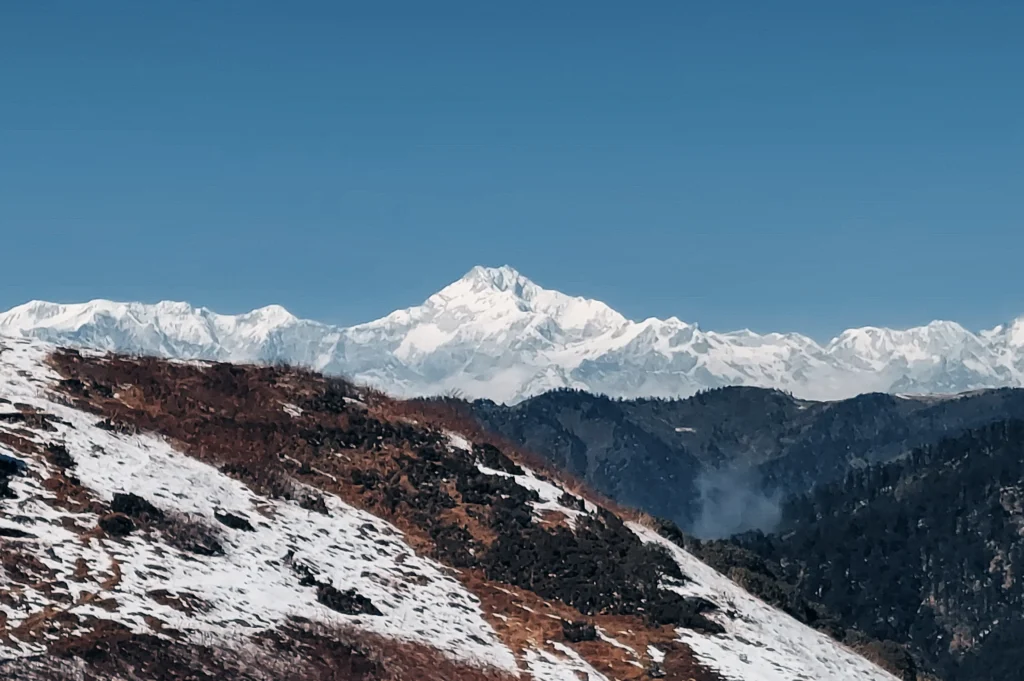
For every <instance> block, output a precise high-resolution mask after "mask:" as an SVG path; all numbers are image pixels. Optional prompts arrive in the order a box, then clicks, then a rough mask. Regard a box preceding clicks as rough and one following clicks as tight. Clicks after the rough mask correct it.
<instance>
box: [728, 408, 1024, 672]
mask: <svg viewBox="0 0 1024 681" xmlns="http://www.w3.org/2000/svg"><path fill="white" fill-rule="evenodd" d="M1022 490H1024V422H1022V421H1004V422H999V423H995V424H992V425H990V426H987V427H984V428H981V429H978V430H973V431H969V432H967V433H965V434H962V435H960V436H958V437H955V438H950V439H946V440H942V441H941V442H939V443H937V444H935V445H932V446H928V447H923V448H920V449H917V450H915V451H913V452H912V453H911V454H910V455H909V456H907V457H905V458H902V459H900V460H898V461H895V462H892V463H889V464H887V465H881V466H875V467H870V468H867V469H864V470H860V471H854V472H851V473H850V474H849V475H847V476H846V478H845V480H843V481H842V482H836V483H832V484H827V485H822V486H820V487H818V488H817V489H816V490H815V491H814V492H813V493H811V494H808V495H805V496H802V497H798V498H796V499H793V500H791V501H790V502H789V503H788V504H787V505H786V506H785V508H784V511H783V521H782V522H783V525H782V528H781V529H780V531H779V532H777V533H775V534H772V535H765V534H762V533H759V532H753V533H747V534H744V535H740V536H737V537H735V538H733V539H732V540H731V543H733V544H734V545H737V546H739V547H742V548H744V549H747V550H749V551H751V552H753V553H754V554H756V555H758V556H760V557H761V558H762V559H764V560H765V561H767V562H768V563H769V564H771V565H772V566H774V568H775V569H777V570H779V571H781V574H782V575H783V578H784V580H785V581H786V582H787V583H788V584H789V585H792V586H793V587H794V589H795V590H796V593H797V594H799V596H801V597H802V598H804V599H807V600H808V601H811V602H815V603H819V604H821V605H823V606H824V608H825V609H826V610H827V611H828V612H829V613H831V614H833V615H835V616H836V617H838V618H839V620H840V621H841V622H842V624H843V625H844V626H847V627H852V628H855V629H857V630H860V631H862V632H864V633H866V634H867V635H869V636H870V637H873V638H875V639H879V640H890V641H895V642H898V643H903V644H907V645H908V647H909V649H910V650H912V651H913V652H914V654H915V656H916V657H917V658H918V660H919V661H920V662H921V664H922V666H923V667H924V668H928V669H931V670H933V671H934V672H935V673H937V674H938V675H939V677H940V678H942V679H945V680H946V681H990V680H991V681H1006V680H1007V679H1020V678H1024V671H1022V670H1024V583H1022V581H1021V570H1022V568H1024V560H1022V559H1024V539H1022V533H1024V492H1022Z"/></svg>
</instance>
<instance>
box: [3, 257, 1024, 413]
mask: <svg viewBox="0 0 1024 681" xmlns="http://www.w3.org/2000/svg"><path fill="white" fill-rule="evenodd" d="M0 335H8V336H25V337H34V338H38V339H42V340H46V341H50V342H54V343H59V344H64V345H75V346H80V347H87V348H94V349H99V350H108V351H117V352H126V353H136V354H146V355H156V356H162V357H171V358H181V359H208V360H222V361H232V362H257V363H289V364H296V365H301V366H305V367H310V368H313V369H316V370H318V371H322V372H324V373H329V374H338V375H345V376H347V377H349V378H351V379H353V380H355V381H357V382H359V383H364V384H367V385H371V386H374V387H378V388H381V389H383V390H385V391H387V392H389V393H391V394H394V395H397V396H404V397H409V396H422V395H437V394H460V395H463V396H466V397H471V398H487V399H492V400H495V401H498V402H505V403H515V402H518V401H521V400H523V399H525V398H527V397H530V396H532V395H536V394H539V393H543V392H545V391H547V390H551V389H556V388H575V389H581V390H586V391H589V392H593V393H601V394H606V395H610V396H614V397H647V396H656V397H683V396H688V395H692V394H694V393H696V392H699V391H701V390H705V389H709V388H717V387H722V386H727V385H744V386H759V387H767V388H776V389H779V390H783V391H786V392H790V393H792V394H793V395H794V396H796V397H799V398H805V399H814V400H835V399H841V398H847V397H851V396H854V395H857V394H861V393H866V392H890V393H908V394H923V393H957V392H963V391H969V390H975V389H980V388H992V387H1006V386H1022V385H1024V317H1021V318H1019V319H1017V320H1014V321H1012V322H1009V323H1005V324H1001V325H999V326H996V327H995V328H993V329H990V330H986V331H980V332H972V331H969V330H967V329H965V328H964V327H963V326H961V325H959V324H956V323H954V322H949V321H935V322H932V323H930V324H928V325H926V326H921V327H916V328H910V329H905V330H896V329H887V328H876V327H863V328H856V329H849V330H847V331H844V332H842V333H841V334H839V335H838V336H836V337H835V338H833V339H832V340H831V341H829V342H827V343H825V344H823V345H822V344H820V343H818V342H816V341H815V340H813V339H811V338H809V337H807V336H803V335H800V334H797V333H768V334H758V333H754V332H752V331H749V330H742V331H733V332H726V333H720V332H715V331H705V330H704V329H701V328H700V327H699V326H698V325H697V324H692V323H687V322H683V321H681V320H679V319H678V318H676V317H669V318H667V319H656V318H650V319H645V320H643V321H632V320H629V319H627V318H626V317H624V316H623V315H621V314H620V313H618V312H616V311H615V310H613V309H612V308H610V307H609V306H608V305H605V304H604V303H602V302H599V301H596V300H589V299H586V298H581V297H573V296H569V295H566V294H563V293H560V292H558V291H553V290H548V289H544V288H542V287H540V286H538V285H537V284H535V283H534V282H532V281H530V280H529V279H527V278H526V277H524V276H523V275H522V274H520V273H519V272H517V271H516V270H514V269H512V268H511V267H507V266H505V267H498V268H486V267H474V268H473V269H472V270H470V271H469V272H468V273H467V274H466V275H465V276H464V277H462V278H461V279H459V280H458V281H456V282H454V283H452V284H450V285H448V286H446V287H444V288H443V289H442V290H441V291H439V292H438V293H436V294H434V295H432V296H430V297H429V298H428V299H427V300H426V301H425V302H424V303H423V304H422V305H419V306H416V307H411V308H408V309H404V310H398V311H395V312H392V313H391V314H389V315H387V316H386V317H383V318H381V319H378V320H376V321H372V322H368V323H365V324H359V325H356V326H351V327H339V326H333V325H329V324H323V323H320V322H316V321H311V320H305V319H299V318H297V317H295V316H294V315H292V314H290V313H289V312H288V311H287V310H285V309H284V308H282V307H280V306H276V305H271V306H268V307H264V308H260V309H257V310H253V311H252V312H249V313H246V314H241V315H221V314H217V313H215V312H212V311H210V310H208V309H206V308H202V307H199V308H197V307H193V306H191V305H189V304H186V303H180V302H161V303H157V304H143V303H120V302H112V301H107V300H94V301H91V302H88V303H80V304H70V305H64V304H56V303H49V302H42V301H33V302H29V303H26V304H24V305H20V306H18V307H15V308H13V309H11V310H9V311H7V312H5V313H2V314H0Z"/></svg>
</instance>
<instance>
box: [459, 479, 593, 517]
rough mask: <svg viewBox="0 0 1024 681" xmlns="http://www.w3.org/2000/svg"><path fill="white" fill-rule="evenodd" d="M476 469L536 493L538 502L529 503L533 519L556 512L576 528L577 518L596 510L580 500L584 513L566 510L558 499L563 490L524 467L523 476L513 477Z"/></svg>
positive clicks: (589, 503)
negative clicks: (509, 480)
mask: <svg viewBox="0 0 1024 681" xmlns="http://www.w3.org/2000/svg"><path fill="white" fill-rule="evenodd" d="M477 468H478V469H479V470H480V472H481V473H483V474H484V475H499V476H502V477H506V478H512V479H513V480H515V481H516V484H518V485H520V486H521V487H525V488H526V489H531V490H533V491H534V492H536V493H537V496H539V497H540V501H539V502H537V501H534V502H531V506H533V514H534V517H535V518H538V519H539V518H541V517H542V516H543V515H544V513H545V512H547V511H556V512H558V513H561V514H562V515H564V516H565V521H566V523H567V524H568V525H569V527H573V528H574V527H576V519H577V518H579V517H580V516H581V515H586V513H593V512H594V511H595V510H597V507H596V506H594V504H592V503H591V502H589V501H586V500H582V501H583V503H584V507H585V508H586V509H587V510H586V513H584V512H583V511H579V510H577V509H574V508H567V507H565V506H563V505H562V503H561V502H560V501H559V499H560V498H561V496H562V494H564V493H565V490H564V489H562V488H561V487H558V486H557V485H555V484H553V483H550V482H547V481H545V480H541V479H540V478H538V477H537V474H536V473H534V472H533V471H532V470H530V469H529V468H526V467H525V466H520V468H522V469H523V475H513V474H512V473H506V472H505V471H499V470H496V469H494V468H488V467H487V466H484V465H483V464H477ZM577 498H579V497H577Z"/></svg>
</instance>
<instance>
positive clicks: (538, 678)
mask: <svg viewBox="0 0 1024 681" xmlns="http://www.w3.org/2000/svg"><path fill="white" fill-rule="evenodd" d="M547 643H548V645H549V646H551V647H552V648H554V649H555V650H557V651H558V652H559V653H561V654H560V655H556V654H554V653H552V652H549V651H547V650H540V649H538V648H534V649H532V650H528V651H526V655H525V658H526V667H527V670H528V671H529V672H530V674H531V676H533V678H534V681H580V680H581V679H586V680H587V681H608V677H606V676H605V675H604V674H601V673H599V672H598V671H597V670H596V669H594V668H593V667H592V666H590V664H589V663H587V661H586V660H584V659H583V658H582V657H580V656H579V654H578V653H577V652H576V651H575V650H573V649H572V648H570V647H569V646H567V645H564V644H562V643H558V642H557V641H548V642H547Z"/></svg>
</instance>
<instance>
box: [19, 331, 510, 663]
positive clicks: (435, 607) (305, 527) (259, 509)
mask: <svg viewBox="0 0 1024 681" xmlns="http://www.w3.org/2000/svg"><path fill="white" fill-rule="evenodd" d="M0 347H4V350H3V352H2V353H0V397H3V398H5V399H7V400H9V401H11V402H13V403H23V404H27V405H30V406H32V407H36V408H38V409H40V410H42V411H45V412H46V413H49V414H53V415H55V416H57V417H59V418H60V419H63V420H64V421H65V422H66V423H64V424H57V425H56V427H57V432H56V433H46V434H45V438H46V441H50V442H60V443H63V444H64V445H65V446H66V447H67V449H68V452H69V453H70V455H71V456H72V458H73V459H74V460H75V464H76V465H75V469H74V474H75V475H76V476H77V477H78V478H79V479H80V480H81V484H82V485H83V486H85V487H86V488H88V489H89V490H90V491H91V492H92V493H93V494H94V495H95V496H96V498H98V499H101V500H110V499H111V497H112V495H113V494H114V493H115V492H132V493H135V494H138V495H140V496H142V497H144V498H145V499H147V500H148V501H150V502H151V503H153V504H154V505H156V506H157V507H158V508H160V509H161V510H164V511H165V512H171V511H174V512H178V513H184V514H188V515H190V516H192V517H195V518H199V519H202V520H203V521H204V522H206V523H207V524H209V525H210V526H212V527H217V528H219V529H220V530H221V531H220V535H221V537H222V543H223V544H224V546H225V552H226V555H224V556H215V557H202V556H197V555H192V554H184V553H182V552H180V551H178V550H177V549H175V548H173V547H172V546H170V545H169V544H167V543H166V542H165V541H164V540H161V539H157V540H148V539H145V538H143V537H140V536H137V534H133V535H129V536H128V537H126V538H124V539H123V540H121V541H115V540H110V539H99V538H93V539H90V540H88V541H86V542H83V541H82V539H81V537H80V535H79V534H77V533H75V532H71V531H69V530H68V529H65V528H64V527H63V526H62V522H67V521H68V520H73V521H74V522H76V523H77V524H78V525H81V526H84V527H92V526H94V525H95V524H96V522H97V520H98V517H97V516H95V515H93V514H89V513H82V514H72V513H68V512H63V511H59V510H57V509H55V508H53V507H51V506H50V505H48V504H47V503H45V502H46V500H47V499H52V498H53V493H51V492H50V491H48V490H47V489H46V488H45V487H44V486H43V484H42V481H43V480H44V479H45V478H46V477H48V476H49V474H50V471H49V469H48V465H47V464H45V463H44V462H42V461H40V460H36V459H32V458H28V459H27V462H28V464H29V466H30V470H29V475H27V476H25V477H16V478H14V479H13V481H12V485H11V486H12V488H13V489H14V490H15V493H16V495H17V498H16V500H14V501H13V502H10V501H8V502H3V503H4V504H5V505H8V504H9V505H12V506H13V508H8V509H7V510H8V511H9V513H6V514H5V515H7V516H8V517H11V516H13V515H17V516H19V518H24V520H25V522H23V523H20V524H19V525H18V528H19V529H21V530H24V531H27V532H30V533H31V534H33V535H34V536H35V537H36V538H35V539H22V540H16V541H20V542H22V543H24V544H26V545H27V546H28V547H31V549H32V553H33V555H36V556H37V557H39V558H40V559H41V560H42V561H43V562H44V563H45V564H46V565H47V567H49V568H50V569H52V570H53V571H54V572H55V573H56V575H57V579H56V580H54V581H65V582H66V583H67V584H68V587H67V589H68V590H69V592H70V596H71V597H72V599H78V598H79V597H81V596H82V595H83V594H84V593H86V592H90V593H96V594H98V595H100V596H102V597H112V598H115V599H116V600H117V604H118V607H117V609H116V610H114V611H113V612H106V611H105V610H102V609H100V608H97V607H95V606H94V605H91V604H89V603H81V604H78V605H73V606H71V610H72V611H73V612H74V613H75V614H77V615H79V616H82V615H92V616H94V617H102V618H109V619H114V620H117V621H120V622H122V623H123V624H125V625H127V626H129V627H130V628H131V629H132V630H134V631H146V632H149V631H150V626H149V625H148V624H147V622H146V621H145V619H144V618H145V616H147V615H151V616H155V617H158V618H160V619H161V620H163V621H164V622H166V623H167V624H168V625H169V626H171V627H174V628H176V629H180V630H182V631H184V632H187V633H188V634H189V635H191V636H194V637H196V638H202V639H203V640H205V641H209V640H210V638H211V637H212V638H221V639H223V641H224V642H225V643H226V644H230V643H231V642H232V641H237V639H238V636H239V634H242V633H246V632H251V633H254V632H258V631H262V630H266V629H270V628H273V627H275V626H277V625H280V624H282V623H284V622H285V621H286V619H287V618H288V617H289V616H301V617H305V618H307V619H309V620H313V621H317V622H323V623H327V624H330V623H343V624H351V625H356V626H358V627H360V628H363V629H366V630H368V631H371V632H374V633H377V634H381V635H384V636H388V637H394V638H398V639H403V640H409V641H413V642H418V643H423V644H426V645H430V646H434V647H436V648H439V649H441V650H443V651H445V652H446V653H448V654H450V655H451V656H453V657H454V658H457V659H460V660H464V661H467V662H471V663H474V664H487V665H492V666H495V667H499V668H502V669H506V670H509V671H514V670H515V669H516V668H517V667H516V660H515V657H514V655H513V654H512V652H511V651H510V650H509V649H508V648H507V647H505V646H504V645H503V644H502V643H501V642H500V641H499V640H498V638H497V635H496V633H495V632H494V630H493V629H492V628H491V626H490V625H489V624H488V623H487V622H486V621H485V620H484V618H483V612H482V610H481V608H480V604H479V601H478V599H477V598H476V597H475V596H474V595H472V594H471V593H469V592H468V591H467V590H466V589H465V588H464V587H463V586H462V585H461V584H460V583H459V582H458V581H456V580H455V579H454V578H453V577H451V576H450V575H449V574H448V571H447V569H446V568H444V567H443V566H441V565H439V564H437V563H434V562H433V561H430V560H427V559H424V558H421V557H419V556H417V555H416V554H415V553H414V552H413V550H412V549H411V548H410V547H409V546H408V544H407V543H406V542H405V540H404V539H403V536H402V534H401V532H399V531H398V530H397V529H396V528H395V527H393V526H392V525H390V524H389V523H387V522H385V521H383V520H381V519H379V518H377V517H375V516H373V515H371V514H368V513H365V512H363V511H360V510H358V509H355V508H353V507H351V506H349V505H347V504H345V503H344V502H342V501H341V500H340V499H338V498H337V497H333V496H331V495H324V496H325V502H326V503H327V506H328V509H329V511H330V514H329V515H322V514H319V513H316V512H312V511H307V510H304V509H302V508H300V507H299V506H298V505H297V504H295V503H292V502H287V501H281V500H271V499H267V498H263V497H259V496H257V495H256V494H254V493H253V492H252V491H251V490H249V489H248V488H247V487H246V486H245V485H243V484H242V483H240V482H238V481H236V480H234V479H232V478H229V477H228V476H226V475H224V474H223V473H221V472H220V471H218V470H217V469H216V468H214V467H212V466H208V465H206V464H204V463H201V462H199V461H197V460H195V459H192V458H190V457H188V456H186V455H184V454H182V453H180V452H178V451H176V450H175V449H174V448H173V447H171V446H170V445H169V444H168V443H167V442H165V441H164V440H162V439H161V438H158V437H155V436H151V435H137V436H124V435H117V434H114V433H111V432H108V431H105V430H102V429H99V428H96V427H95V423H96V421H97V418H96V417H95V416H91V415H89V414H85V413H83V412H79V411H77V410H75V409H72V408H70V407H66V406H63V405H62V404H59V403H57V402H54V401H51V400H49V399H48V398H47V388H48V385H49V384H50V383H51V382H52V381H53V380H55V378H56V377H55V375H53V374H52V372H51V371H50V370H49V369H48V368H47V367H46V366H45V365H43V364H42V362H43V360H44V358H45V355H46V353H47V352H48V351H49V349H50V348H48V347H47V346H45V345H43V344H40V343H36V342H33V343H26V342H24V341H8V340H6V339H0ZM0 428H9V426H8V424H6V423H2V422H0ZM36 437H37V439H39V440H40V441H42V438H43V436H42V435H37V436H36ZM0 452H3V453H6V454H9V455H13V456H17V457H18V458H24V457H23V455H21V454H18V453H17V452H13V451H8V450H7V449H6V448H4V447H3V446H0ZM215 511H228V512H232V513H236V514H240V515H243V516H244V517H246V518H247V519H248V520H249V521H250V523H251V524H252V525H253V526H254V528H255V531H254V532H245V531H236V530H230V529H227V528H225V527H223V526H220V525H219V524H218V523H217V521H216V520H215V519H214V512H215ZM50 552H52V553H50ZM289 554H290V558H288V557H286V556H289ZM79 558H82V559H84V560H86V561H87V563H88V564H89V566H90V570H91V571H93V573H94V575H95V576H96V577H97V578H98V577H99V576H101V575H103V576H110V575H111V574H112V573H113V570H114V568H113V566H114V564H115V563H117V564H119V569H120V573H121V577H120V583H118V584H117V585H116V586H112V587H110V588H109V589H103V588H101V586H100V584H98V583H97V582H98V581H101V580H99V579H97V580H94V582H92V583H88V584H85V585H81V584H78V583H77V582H75V581H73V580H72V579H70V578H69V577H70V575H71V573H72V572H74V570H75V567H76V561H77V560H78V559H79ZM292 565H298V566H303V567H305V568H307V569H308V570H310V571H311V572H313V573H314V574H316V575H317V578H318V579H319V580H320V581H322V582H326V583H330V584H332V585H333V586H334V587H336V588H337V589H339V590H342V591H345V590H348V589H354V590H355V591H357V592H358V593H359V594H361V595H363V596H365V597H367V598H369V599H370V600H371V601H372V602H373V604H374V605H375V606H376V607H377V608H378V609H379V610H380V611H381V612H382V613H383V614H382V615H381V616H369V615H363V616H348V615H342V614H339V613H337V612H334V611H333V610H329V609H327V608H325V607H324V606H322V605H320V604H319V603H318V602H317V601H316V597H315V589H314V588H311V587H303V586H300V585H299V577H298V575H297V574H296V573H295V572H294V571H293V568H292ZM155 589H166V590H168V591H170V592H172V593H179V592H188V593H191V594H193V595H195V596H197V597H199V598H201V599H202V600H203V601H205V602H206V603H207V604H208V606H209V607H208V609H206V610H204V611H201V612H196V613H193V614H189V615H184V614H183V613H181V612H179V611H177V610H175V609H173V608H171V607H169V606H165V605H160V604H159V603H157V602H155V601H154V600H153V599H152V598H150V597H148V596H147V592H149V591H152V590H155ZM50 602H51V600H50V598H49V597H47V596H46V595H45V594H43V593H41V592H35V591H34V590H32V589H28V590H25V591H24V592H23V602H22V604H21V607H9V606H6V605H0V612H4V613H5V614H6V616H7V622H8V626H9V627H15V626H17V625H18V624H19V623H21V622H23V621H25V620H26V619H27V618H29V617H31V616H32V615H33V614H37V613H39V612H40V611H41V610H42V609H43V608H45V607H46V606H47V605H49V604H50ZM27 652H31V650H30V649H20V650H19V649H14V650H11V649H10V648H7V647H0V657H2V656H11V655H19V654H25V653H27Z"/></svg>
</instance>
